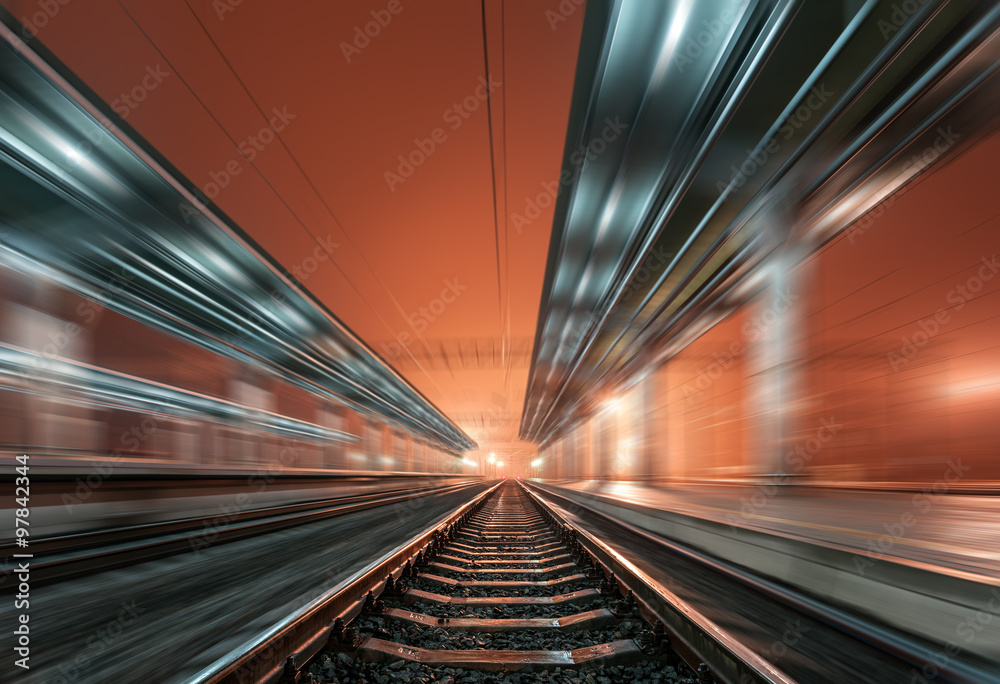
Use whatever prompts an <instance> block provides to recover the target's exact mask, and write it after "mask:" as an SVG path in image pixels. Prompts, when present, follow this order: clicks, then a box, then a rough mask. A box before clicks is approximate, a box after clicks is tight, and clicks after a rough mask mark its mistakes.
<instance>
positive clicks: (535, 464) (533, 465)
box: [531, 458, 542, 468]
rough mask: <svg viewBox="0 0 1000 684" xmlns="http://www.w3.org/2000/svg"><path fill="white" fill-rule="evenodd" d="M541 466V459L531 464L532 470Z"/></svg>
mask: <svg viewBox="0 0 1000 684" xmlns="http://www.w3.org/2000/svg"><path fill="white" fill-rule="evenodd" d="M541 465H542V459H540V458H536V459H535V460H534V461H532V462H531V467H532V468H538V467H539V466H541Z"/></svg>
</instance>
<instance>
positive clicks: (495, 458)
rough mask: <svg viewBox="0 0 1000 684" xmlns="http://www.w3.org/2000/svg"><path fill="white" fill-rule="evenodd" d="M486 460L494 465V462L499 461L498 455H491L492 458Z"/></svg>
mask: <svg viewBox="0 0 1000 684" xmlns="http://www.w3.org/2000/svg"><path fill="white" fill-rule="evenodd" d="M486 460H487V461H489V462H490V463H493V462H494V461H496V460H497V455H496V454H490V457H489V458H488V459H486ZM501 465H502V464H501Z"/></svg>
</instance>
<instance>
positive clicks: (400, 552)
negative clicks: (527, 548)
mask: <svg viewBox="0 0 1000 684" xmlns="http://www.w3.org/2000/svg"><path fill="white" fill-rule="evenodd" d="M502 484H503V481H501V482H498V483H497V484H495V485H493V486H492V487H489V488H488V489H486V490H485V491H483V492H481V493H480V494H478V495H476V496H475V497H474V498H473V499H472V500H471V501H469V502H467V503H465V504H463V505H462V506H460V507H459V508H457V509H456V510H455V511H453V512H452V513H451V514H449V515H448V516H447V517H446V518H445V519H444V520H443V521H441V522H439V523H438V524H437V525H435V526H433V527H431V528H428V529H426V530H425V531H423V532H421V533H420V534H418V535H416V536H415V537H413V538H411V539H410V540H409V541H407V542H404V543H403V544H401V545H399V546H397V547H396V548H395V549H393V550H392V551H389V552H387V553H385V554H383V555H382V556H381V557H379V558H378V559H377V560H375V561H373V562H372V563H370V564H369V565H368V566H366V567H365V568H363V569H361V570H359V571H358V572H356V573H355V574H354V575H352V576H351V577H349V578H347V579H346V580H344V581H343V582H341V583H340V584H339V585H337V586H336V587H334V588H333V589H331V590H329V591H328V592H326V593H325V594H323V595H322V596H320V597H319V598H317V599H316V600H314V601H312V602H311V603H309V604H307V605H306V606H303V607H302V608H300V609H298V610H297V611H296V612H295V613H293V614H291V615H289V616H287V617H285V618H283V619H282V620H281V621H279V622H278V623H276V624H275V625H273V626H272V627H270V628H269V629H267V630H265V631H264V632H262V633H260V634H259V635H258V636H256V637H254V638H252V639H249V640H248V641H246V642H244V643H243V644H241V645H240V646H238V647H237V648H235V649H233V650H232V651H230V652H229V653H228V654H226V655H225V656H223V657H221V658H219V659H218V660H216V661H215V662H214V663H212V664H211V665H209V666H208V667H206V668H205V669H203V670H202V671H201V672H199V673H197V674H196V675H194V676H193V677H191V678H189V679H188V680H186V684H250V683H254V684H276V683H277V682H278V681H279V680H281V679H282V677H283V676H284V677H285V680H286V681H298V676H299V675H298V671H299V669H300V668H302V667H303V666H304V665H305V664H306V663H307V662H308V661H309V659H311V658H312V657H313V656H315V655H316V654H317V653H319V652H320V651H321V650H322V649H323V648H324V647H325V646H326V644H327V642H328V641H329V639H330V636H331V632H332V628H333V625H334V622H335V621H336V620H337V619H340V620H342V621H343V622H344V623H347V622H349V621H350V619H352V618H353V617H354V616H355V615H357V614H358V613H359V612H360V611H361V609H362V607H363V606H364V602H365V598H366V597H367V596H368V594H369V592H371V593H372V594H373V595H374V596H375V597H377V596H379V595H380V594H381V592H382V591H383V590H384V588H385V579H386V577H388V576H390V575H391V576H393V578H394V579H398V577H399V576H401V574H402V569H403V567H404V566H405V564H406V563H407V562H408V561H409V560H410V559H411V558H413V557H414V556H415V555H416V554H417V553H418V552H420V551H421V550H423V549H424V547H426V546H427V545H428V544H430V543H431V542H432V541H433V540H434V539H435V538H437V537H438V536H440V534H441V533H442V532H444V530H446V529H447V528H449V527H450V526H451V525H453V524H454V523H455V522H456V521H458V520H459V519H460V518H462V517H463V516H465V515H466V514H467V513H469V512H470V511H472V510H473V509H474V508H475V507H477V506H478V505H479V504H481V503H482V502H483V501H485V500H486V498H487V497H489V496H490V495H491V494H493V493H494V492H495V491H496V490H497V489H498V488H499V487H500V486H501V485H502Z"/></svg>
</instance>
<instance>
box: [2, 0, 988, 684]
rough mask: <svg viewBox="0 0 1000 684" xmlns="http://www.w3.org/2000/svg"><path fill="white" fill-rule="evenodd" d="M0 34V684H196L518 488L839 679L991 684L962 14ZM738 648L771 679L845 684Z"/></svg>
mask: <svg viewBox="0 0 1000 684" xmlns="http://www.w3.org/2000/svg"><path fill="white" fill-rule="evenodd" d="M0 18H2V25H0V468H2V472H0V484H2V485H3V486H4V487H5V489H4V491H3V499H2V504H0V514H2V515H3V516H4V517H3V519H2V521H0V528H2V529H3V530H4V531H5V536H7V537H9V539H5V541H4V542H3V544H2V545H0V546H2V548H3V550H4V551H5V553H6V557H5V559H4V565H3V570H4V572H3V575H2V578H0V580H2V585H3V587H4V588H5V589H9V588H11V587H13V586H15V583H16V582H17V583H20V582H22V581H23V580H21V579H20V578H19V577H18V576H17V574H16V572H15V569H16V567H17V563H15V562H14V560H15V558H14V554H17V553H18V552H19V549H25V548H28V549H30V550H34V551H35V552H36V557H34V558H32V559H31V562H32V563H33V564H34V565H33V566H32V572H33V573H35V574H34V575H32V577H33V578H35V579H33V580H32V581H35V580H37V586H32V587H31V589H32V594H31V604H32V605H33V606H34V608H33V609H32V610H35V609H37V611H38V612H37V613H34V614H33V616H32V618H31V620H32V621H31V622H30V624H31V625H32V627H31V630H32V631H31V635H30V641H31V654H32V655H31V663H32V665H33V667H32V669H31V671H30V672H28V673H27V674H25V673H22V672H15V674H16V675H17V676H23V677H24V679H23V681H32V679H28V677H32V678H34V681H80V682H101V681H115V682H121V681H184V680H185V679H186V678H188V677H194V676H195V674H196V673H198V672H201V671H203V670H205V669H206V668H210V667H211V666H212V665H213V663H216V662H218V661H219V660H220V659H225V658H226V657H227V654H228V653H229V652H230V649H231V648H233V645H234V644H242V643H244V642H247V643H249V642H252V640H253V639H254V638H255V637H256V636H258V635H259V634H260V633H263V632H265V631H266V630H268V629H270V628H272V627H273V625H274V624H276V623H277V622H278V621H279V620H280V619H284V618H285V617H287V616H288V615H290V614H291V612H292V608H290V606H292V605H294V606H295V609H298V608H301V607H303V606H306V607H308V606H311V605H313V602H314V601H317V600H319V599H320V598H322V597H323V596H324V595H325V594H326V592H328V591H330V590H332V589H333V588H336V587H339V586H341V584H342V583H343V582H346V581H347V579H348V578H351V577H355V576H356V575H357V574H358V573H360V572H361V571H362V570H363V569H364V568H366V567H368V566H369V564H370V563H371V562H372V561H373V560H375V559H378V558H381V557H383V556H384V555H386V554H390V553H401V552H400V551H399V548H400V547H403V546H404V545H406V544H407V543H409V542H410V541H411V540H412V539H413V538H415V537H417V536H418V535H420V534H423V533H425V532H426V531H427V530H428V529H429V528H430V527H431V526H432V525H436V524H438V522H440V520H442V519H444V516H446V515H448V514H449V513H451V512H453V511H454V510H455V509H456V508H457V507H459V506H461V505H463V504H464V503H466V502H468V501H469V500H471V499H472V497H474V496H477V495H479V494H481V493H482V492H484V491H486V489H487V487H488V486H489V485H491V484H492V483H494V481H499V480H501V479H503V478H509V479H510V480H512V479H514V478H520V480H521V484H518V485H517V486H518V487H521V486H522V485H523V486H524V488H525V490H524V491H525V492H530V493H531V495H532V496H534V495H538V496H542V497H552V500H553V501H558V502H559V503H558V505H559V506H562V507H564V508H565V509H566V510H569V511H570V514H571V516H573V517H572V519H573V521H574V522H573V524H575V525H576V524H578V525H579V530H580V531H581V536H582V534H583V532H584V531H586V533H587V535H592V536H593V537H594V538H595V539H596V538H597V537H599V536H600V535H601V534H606V535H607V536H608V537H610V538H604V539H601V540H600V542H601V543H602V544H606V545H607V547H608V549H609V551H608V553H609V554H610V555H614V554H617V555H618V556H620V557H621V558H627V559H628V561H629V562H630V563H632V562H634V563H635V566H636V567H640V566H641V565H642V563H643V562H644V561H645V562H648V563H650V564H652V565H654V566H657V567H659V566H658V565H657V563H659V559H660V558H661V556H658V555H655V554H653V553H652V552H649V553H648V554H646V555H645V556H643V557H642V558H636V557H633V556H639V555H642V554H640V553H639V552H638V551H637V549H638V548H639V547H638V546H629V545H628V544H629V543H626V542H625V541H622V539H626V538H628V539H633V540H634V539H637V538H639V537H642V538H643V539H646V541H647V542H649V543H650V544H653V542H652V541H649V540H650V539H655V540H658V543H662V544H663V547H664V548H666V547H667V546H670V545H673V546H671V547H670V548H671V549H673V551H677V553H680V554H687V556H686V558H688V560H690V559H692V558H696V559H697V562H698V563H701V564H702V566H704V567H709V566H713V564H714V566H713V567H714V568H715V569H718V568H723V567H724V568H725V569H726V572H729V573H730V574H731V575H735V574H736V573H737V572H744V573H747V578H748V579H747V581H746V582H744V583H742V584H741V585H740V586H745V587H756V588H757V589H760V588H761V587H765V585H766V589H767V591H770V592H771V594H770V595H771V596H772V598H773V595H777V594H779V593H780V592H781V591H787V592H788V595H787V596H786V598H787V604H788V605H793V604H794V605H795V606H796V608H795V609H796V610H799V609H800V608H801V607H802V606H807V608H802V613H803V614H804V615H811V618H810V619H813V618H815V620H816V621H817V622H823V623H824V624H827V623H828V624H835V625H837V629H838V630H839V631H840V632H841V633H843V634H844V635H847V636H846V637H844V638H850V639H855V638H856V639H857V640H858V641H859V642H864V644H865V645H866V646H865V647H866V648H872V649H876V650H878V652H879V654H880V656H879V658H876V660H877V661H878V663H880V666H881V665H885V666H886V667H889V668H890V672H891V674H888V675H886V674H884V671H883V670H878V674H877V675H876V674H872V675H871V677H872V680H871V681H876V680H877V677H883V679H882V681H900V682H902V681H907V682H919V683H922V684H924V683H926V682H930V681H934V680H937V681H942V682H943V681H948V682H978V681H997V682H1000V620H993V617H994V616H996V615H997V611H996V610H995V609H994V608H995V605H996V603H995V597H994V594H993V593H991V592H995V591H996V587H997V586H998V585H1000V556H998V555H997V549H998V548H1000V526H998V522H997V521H998V519H1000V518H998V513H1000V503H998V499H997V495H998V494H1000V457H998V453H997V449H998V444H1000V420H998V411H1000V344H998V343H997V340H998V339H1000V192H998V191H997V183H996V179H997V177H998V172H997V160H1000V5H998V4H997V3H995V2H991V1H985V0H815V1H813V0H809V1H805V0H697V1H695V0H590V1H589V2H586V3H584V2H582V1H581V0H545V1H544V2H542V1H541V0H538V1H536V0H485V1H484V0H477V1H476V2H449V3H435V2H416V1H413V2H411V1H410V0H391V1H389V2H379V3H375V4H372V3H364V2H360V1H356V2H341V1H338V2H324V1H322V0H308V1H306V2H301V3H289V4H288V6H287V7H286V6H285V5H282V4H281V3H276V2H272V3H267V2H257V3H251V2H240V1H238V0H176V1H169V2H168V1H166V0H164V1H163V2H157V3H148V2H141V1H140V0H120V1H117V2H114V1H110V0H107V1H105V0H100V1H98V0H95V1H94V2H87V1H85V0H72V1H70V0H59V1H56V0H0ZM387 181H388V184H387ZM19 459H20V460H19ZM29 459H30V460H29ZM29 463H30V478H29V475H28V474H21V475H20V477H22V478H24V479H25V480H27V479H30V481H31V485H30V496H29V495H27V493H25V494H16V493H17V492H19V491H20V490H19V489H18V487H20V486H21V485H20V484H19V480H18V477H19V471H18V470H17V469H18V468H19V467H20V468H22V470H23V471H24V473H27V472H28V470H29V467H28V464H29ZM503 486H504V487H507V488H508V489H507V490H505V491H508V490H509V491H518V492H521V491H522V490H521V489H516V490H515V489H514V486H515V485H514V483H511V482H508V483H507V484H505V485H503ZM25 491H27V490H25ZM518 496H521V494H518ZM524 496H527V494H524ZM29 499H30V501H29ZM28 509H30V517H29V514H28V513H19V512H16V511H17V510H28ZM602 515H603V516H604V517H602ZM19 518H20V519H26V520H29V521H30V527H29V526H26V525H25V524H24V523H23V522H21V523H19V522H18V519H19ZM607 518H611V519H613V520H614V521H617V523H620V524H623V525H627V526H629V532H628V534H629V535H634V536H631V537H627V536H626V535H616V534H611V533H607V532H606V529H607V528H604V529H605V532H602V530H601V529H599V528H600V525H602V524H610V523H607V520H606V519H607ZM600 521H604V522H600ZM19 526H20V529H19ZM588 526H589V527H588ZM26 529H27V530H28V533H27V534H26V533H25V530H26ZM279 531H280V532H279ZM17 535H21V536H20V537H18V536H17ZM643 535H646V536H645V537H643ZM619 536H620V537H621V538H620V539H619V538H618V537H619ZM19 542H20V543H21V546H20V547H19V546H18V545H17V544H18V543H19ZM630 543H631V542H630ZM616 544H617V546H616ZM602 548H603V547H602ZM678 549H679V551H678ZM673 551H672V552H673ZM630 554H632V556H630ZM618 556H616V557H618ZM261 558H267V559H268V561H267V562H266V563H262V562H261V561H260V559H261ZM692 562H694V561H692ZM265 565H266V567H264V566H265ZM664 568H665V566H664ZM664 568H661V570H663V572H667V571H666V569H664ZM714 571H715V570H713V571H712V572H714ZM24 572H27V571H24ZM720 572H721V571H720ZM114 573H117V574H114ZM751 575H752V577H751ZM706 577H707V578H708V579H706V580H705V582H704V586H709V587H712V586H715V585H712V582H713V581H714V580H713V579H712V578H713V577H714V576H713V575H712V574H711V573H708V572H707V571H706ZM679 584H680V582H679ZM718 586H721V583H720V584H719V585H718ZM671 587H672V588H671V590H672V591H674V590H676V592H677V594H678V595H681V594H682V593H683V592H684V591H685V590H690V591H692V595H687V596H685V597H684V598H685V599H686V600H688V601H689V603H691V604H692V605H704V606H706V607H705V610H706V611H710V610H711V609H712V606H710V605H709V604H710V603H711V601H710V600H707V599H706V600H705V601H702V599H703V598H704V596H703V595H693V594H694V592H695V591H696V589H692V588H691V587H686V588H685V587H673V586H672V585H671ZM701 588H704V587H701ZM747 591H748V593H750V589H747ZM755 591H756V589H755ZM112 593H113V594H114V600H113V601H112V600H111V599H110V598H109V596H110V595H111V594H112ZM708 593H711V592H708ZM760 593H762V594H763V593H766V592H765V591H764V589H760ZM793 594H794V596H793ZM8 603H9V602H7V603H4V604H3V605H0V630H4V631H6V630H8V628H10V627H11V625H13V624H15V621H16V620H18V616H17V615H15V614H14V613H12V607H11V606H10V605H8ZM733 603H740V602H733ZM750 603H752V601H751V602H750ZM742 608H745V606H743V605H732V606H722V607H719V606H715V609H717V610H719V611H722V610H723V609H724V610H725V611H730V610H732V611H734V614H733V616H730V614H729V613H728V612H727V613H724V614H722V615H721V616H720V614H716V615H715V617H714V618H713V619H715V621H716V622H717V623H719V624H724V625H726V628H727V629H732V630H733V631H734V633H738V631H739V630H740V629H744V630H746V632H747V633H746V634H742V635H741V637H744V638H745V639H746V641H747V642H748V643H749V644H750V645H751V646H750V647H751V648H754V649H756V650H755V652H758V653H759V654H760V655H761V656H762V657H763V658H765V659H766V660H768V662H771V663H772V664H775V665H776V666H780V668H783V669H787V673H786V674H787V675H788V676H789V678H790V679H795V680H798V681H805V682H808V681H868V680H865V679H864V677H859V676H858V675H857V673H856V671H855V670H850V669H844V668H848V667H850V666H851V665H849V664H845V663H842V662H840V661H841V660H842V659H841V658H839V656H837V655H836V654H835V653H833V650H834V647H832V646H831V647H830V649H829V650H828V651H827V652H825V653H823V654H822V656H817V655H816V652H814V651H809V650H808V649H811V648H813V646H814V645H815V644H816V643H817V642H822V641H823V637H821V636H820V634H821V633H822V631H821V629H820V628H819V627H818V626H816V625H813V626H812V627H807V628H805V629H803V630H802V631H801V633H798V632H796V634H797V636H796V639H795V640H794V642H793V643H787V642H783V641H782V640H781V635H780V632H779V633H778V634H777V635H776V634H775V633H773V632H772V631H768V629H769V628H768V627H767V626H766V625H764V624H761V625H759V626H755V625H756V624H757V623H756V616H755V615H754V614H753V612H752V610H751V609H747V612H744V613H738V611H739V610H740V609H742ZM756 609H757V610H758V615H760V614H763V613H765V612H766V611H764V610H763V609H759V606H758V607H757V608H756ZM810 611H812V612H811V613H810ZM736 613H738V614H736ZM201 618H204V622H195V620H196V619H201ZM827 618H829V620H827ZM789 619H790V618H789ZM970 620H971V622H970ZM793 624H798V623H796V622H793ZM112 629H113V630H115V631H116V632H122V633H124V634H127V635H128V636H127V637H125V638H121V639H119V638H117V637H113V636H110V632H109V630H112ZM755 630H756V631H755ZM800 637H801V639H800ZM163 643H166V644H169V649H168V650H169V652H165V655H162V656H159V655H157V654H156V652H155V651H154V650H153V647H154V646H155V645H157V644H163ZM95 644H96V646H95ZM822 645H823V644H822V643H820V646H822ZM25 648H27V647H25ZM795 649H802V650H801V651H796V657H791V656H787V657H784V658H782V655H783V654H784V653H787V652H789V651H790V650H795ZM95 651H96V652H95ZM779 651H781V653H779ZM7 655H9V654H7ZM882 656H884V662H883V659H882ZM779 659H780V660H781V662H780V663H779V662H777V661H778V660H779ZM167 661H169V662H167ZM164 663H166V664H164ZM886 663H889V665H886ZM7 665H8V663H7V662H6V661H5V662H4V663H2V664H0V680H2V681H7V674H8V670H6V669H2V668H6V667H7ZM904 666H905V667H904ZM12 667H13V666H12ZM865 667H866V665H865V664H863V663H862V664H860V665H857V668H858V669H859V670H864V668H865ZM156 668H162V669H156ZM891 668H895V669H891ZM11 671H13V670H11ZM873 672H874V671H873ZM272 674H273V673H272ZM720 679H721V678H720Z"/></svg>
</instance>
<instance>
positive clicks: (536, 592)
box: [299, 482, 712, 684]
mask: <svg viewBox="0 0 1000 684" xmlns="http://www.w3.org/2000/svg"><path fill="white" fill-rule="evenodd" d="M584 559H587V560H586V561H585V560H584ZM589 559H590V557H589V556H588V555H587V554H586V553H585V552H584V551H583V548H582V547H581V546H580V545H579V544H577V543H576V541H575V538H574V536H573V534H572V533H567V532H566V531H565V530H564V529H563V528H561V527H554V526H550V523H549V522H548V521H547V520H546V516H545V515H544V514H543V513H542V512H541V511H539V510H538V509H537V507H536V506H535V504H534V503H533V502H532V500H531V499H530V497H528V496H527V495H526V494H525V493H524V491H523V490H522V489H521V487H520V486H518V485H517V484H515V483H513V482H508V483H505V484H504V485H502V486H501V487H500V488H499V490H498V491H497V493H496V494H494V495H493V496H492V497H490V498H489V499H487V500H486V501H485V502H484V503H483V504H482V505H481V506H480V507H478V509H476V510H475V511H474V512H472V511H470V512H469V514H467V515H466V516H463V518H462V519H461V521H460V522H459V523H457V524H455V525H453V526H451V527H449V528H448V529H447V531H442V532H440V533H438V534H437V535H436V536H435V538H434V541H433V542H432V543H431V544H430V545H429V547H428V548H427V549H426V550H425V551H424V552H421V553H420V554H418V555H417V556H416V558H415V559H414V561H415V562H413V563H409V562H408V563H407V564H406V567H405V568H404V570H403V572H402V574H401V576H400V577H399V579H398V580H396V579H393V578H392V577H391V576H390V578H388V581H387V585H386V586H385V588H384V589H383V591H382V592H381V594H380V595H379V596H378V598H376V597H375V595H374V594H373V593H369V595H368V597H367V599H366V601H365V606H364V609H363V610H362V612H361V613H360V615H358V616H357V617H356V618H355V619H354V620H352V621H351V622H350V623H348V624H346V625H345V624H343V623H342V622H338V623H337V624H335V625H334V628H333V630H332V631H331V636H330V639H329V642H328V644H329V645H328V648H327V649H326V650H325V651H324V652H322V653H321V654H320V655H319V656H318V657H317V658H316V659H315V660H314V661H313V662H312V664H311V665H310V666H309V668H308V669H307V670H306V671H305V672H302V673H301V675H300V676H299V681H303V682H304V681H309V677H310V676H311V677H312V679H313V681H315V682H328V683H333V682H337V683H340V684H353V683H355V682H367V683H378V684H383V683H388V682H448V683H451V684H461V683H463V682H486V681H491V682H501V681H504V682H505V681H511V682H526V683H527V682H572V683H578V682H585V683H587V684H594V683H597V682H601V683H602V684H603V683H610V682H626V681H627V682H662V683H664V684H668V683H672V682H685V683H687V682H692V683H693V682H696V681H712V680H711V679H710V677H709V676H708V673H707V672H702V673H701V675H702V676H701V678H700V679H699V677H698V676H697V675H695V674H694V673H693V672H692V671H691V669H690V668H688V667H687V665H685V664H684V663H683V661H681V660H680V658H679V657H678V656H677V655H676V654H675V653H674V652H673V650H672V649H671V648H670V646H669V644H668V643H667V641H666V639H665V638H664V637H663V635H662V630H660V629H659V628H658V629H657V630H656V633H654V631H653V630H652V629H650V627H649V625H648V624H647V623H646V622H645V621H644V620H643V619H642V617H640V615H639V612H638V611H637V607H636V604H635V602H634V601H633V600H632V599H631V596H630V595H628V594H626V595H624V596H623V595H622V594H621V593H620V592H619V588H618V587H617V586H616V584H615V580H614V578H613V576H612V577H611V578H610V579H609V578H606V577H605V574H604V572H603V570H601V569H600V568H599V567H598V566H597V565H594V564H593V562H592V561H590V560H589ZM578 562H579V563H580V564H578Z"/></svg>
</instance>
